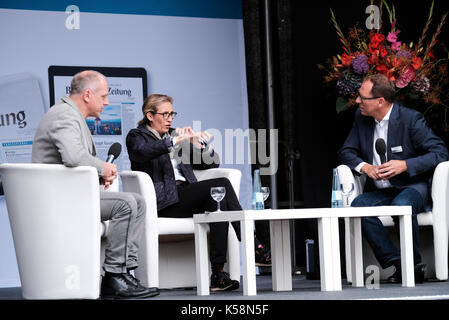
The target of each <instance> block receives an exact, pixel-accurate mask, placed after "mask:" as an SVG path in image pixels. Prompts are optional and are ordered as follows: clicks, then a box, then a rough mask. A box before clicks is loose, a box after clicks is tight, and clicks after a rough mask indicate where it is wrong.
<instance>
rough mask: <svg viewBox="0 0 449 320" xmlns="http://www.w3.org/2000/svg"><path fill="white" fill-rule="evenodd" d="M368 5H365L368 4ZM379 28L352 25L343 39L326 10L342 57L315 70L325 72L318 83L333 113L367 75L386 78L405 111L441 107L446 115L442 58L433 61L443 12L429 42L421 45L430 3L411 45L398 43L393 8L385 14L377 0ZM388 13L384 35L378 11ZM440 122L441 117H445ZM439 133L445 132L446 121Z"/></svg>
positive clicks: (446, 90)
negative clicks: (333, 96) (329, 94)
mask: <svg viewBox="0 0 449 320" xmlns="http://www.w3.org/2000/svg"><path fill="white" fill-rule="evenodd" d="M372 2H373V1H371V5H372ZM379 7H380V23H379V29H374V28H373V29H371V30H369V29H365V30H367V31H365V30H363V29H362V28H360V26H358V25H356V26H354V27H352V28H350V30H349V34H348V36H347V37H346V36H345V35H344V34H343V32H342V31H341V29H340V27H339V25H338V23H337V20H336V18H335V15H334V13H333V11H332V9H330V12H331V18H332V23H333V26H334V27H335V29H336V32H337V35H338V37H339V40H340V42H341V43H342V45H343V46H342V48H343V52H342V54H341V55H340V54H339V55H337V56H335V57H332V58H331V59H328V61H327V62H328V63H327V67H326V66H323V65H318V67H319V68H320V69H322V70H325V71H326V75H325V76H324V82H325V83H328V84H332V86H334V87H335V88H336V90H337V92H338V95H339V97H338V98H337V103H336V107H337V113H338V112H340V111H343V110H345V109H347V108H348V107H350V106H352V105H355V104H356V103H355V99H356V98H357V95H358V90H359V88H360V86H361V84H362V81H363V78H364V77H365V76H367V75H370V74H375V73H382V74H385V75H386V76H387V77H389V78H390V79H391V80H392V81H393V82H394V83H395V85H396V87H397V89H398V90H397V93H398V98H399V99H401V100H405V101H406V102H407V106H408V107H411V108H417V109H419V108H422V107H423V106H424V108H425V109H426V110H420V111H429V112H430V110H431V109H432V108H433V107H434V106H436V105H439V106H443V109H444V113H445V115H446V113H447V110H448V109H449V102H448V101H449V97H448V94H449V85H448V81H449V80H448V64H447V62H448V61H449V53H448V51H447V49H446V48H445V47H444V46H440V47H443V48H442V49H443V50H444V51H445V53H446V54H447V57H445V58H442V59H437V58H436V56H435V55H436V54H435V48H436V47H435V45H436V44H437V43H438V40H437V38H438V35H439V34H440V32H441V30H442V28H443V25H444V23H445V20H446V17H447V14H448V13H447V12H446V13H445V14H444V15H443V16H442V19H441V21H440V23H439V24H438V26H437V28H436V31H435V33H434V34H433V36H432V37H431V38H430V42H428V43H427V44H425V43H424V40H425V39H426V36H427V32H428V29H429V26H430V22H431V20H432V15H433V7H434V3H433V2H432V5H431V8H430V12H429V16H428V19H427V23H426V25H425V27H424V29H423V32H422V34H421V36H420V38H419V39H418V42H417V43H416V44H413V42H410V43H406V42H404V41H401V39H400V32H401V30H400V29H398V20H397V19H396V10H395V7H394V5H392V7H391V9H390V7H389V6H388V4H387V2H386V1H385V0H380V4H379ZM383 7H385V8H386V10H387V11H388V16H389V21H390V26H391V28H390V29H389V30H388V31H387V32H385V34H384V33H382V32H383V27H382V24H383V23H382V20H381V15H382V9H383ZM445 119H446V118H445ZM445 128H446V131H448V129H449V127H448V126H447V120H445Z"/></svg>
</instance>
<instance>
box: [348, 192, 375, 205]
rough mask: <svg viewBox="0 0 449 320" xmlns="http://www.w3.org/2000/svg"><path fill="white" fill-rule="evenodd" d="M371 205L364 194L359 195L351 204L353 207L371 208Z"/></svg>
mask: <svg viewBox="0 0 449 320" xmlns="http://www.w3.org/2000/svg"><path fill="white" fill-rule="evenodd" d="M370 206H371V204H370V203H369V202H368V201H367V199H366V197H365V196H364V195H363V194H359V195H358V196H357V197H355V198H354V200H352V202H351V207H370Z"/></svg>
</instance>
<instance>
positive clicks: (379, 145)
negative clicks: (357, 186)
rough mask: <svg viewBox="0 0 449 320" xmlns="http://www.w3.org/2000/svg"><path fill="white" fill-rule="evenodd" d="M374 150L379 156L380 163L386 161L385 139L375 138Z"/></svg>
mask: <svg viewBox="0 0 449 320" xmlns="http://www.w3.org/2000/svg"><path fill="white" fill-rule="evenodd" d="M376 152H377V154H378V155H379V157H380V163H381V164H384V163H385V162H387V158H386V153H387V146H386V144H385V140H384V139H382V138H379V139H377V140H376Z"/></svg>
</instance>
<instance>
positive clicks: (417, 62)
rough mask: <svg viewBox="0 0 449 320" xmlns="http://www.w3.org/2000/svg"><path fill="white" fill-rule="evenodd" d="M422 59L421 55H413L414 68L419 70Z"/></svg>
mask: <svg viewBox="0 0 449 320" xmlns="http://www.w3.org/2000/svg"><path fill="white" fill-rule="evenodd" d="M421 63H422V59H421V58H420V57H413V60H412V66H413V69H415V70H418V69H419V67H421Z"/></svg>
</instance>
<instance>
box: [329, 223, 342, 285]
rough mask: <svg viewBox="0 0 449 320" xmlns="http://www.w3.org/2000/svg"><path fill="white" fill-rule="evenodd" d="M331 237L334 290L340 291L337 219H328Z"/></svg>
mask: <svg viewBox="0 0 449 320" xmlns="http://www.w3.org/2000/svg"><path fill="white" fill-rule="evenodd" d="M330 220H331V221H330V222H331V236H332V266H333V268H332V270H333V280H334V290H341V261H340V232H339V225H338V217H332V218H330Z"/></svg>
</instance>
